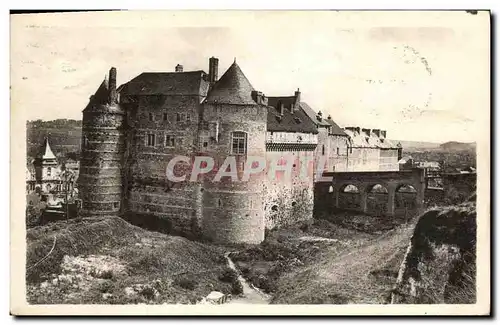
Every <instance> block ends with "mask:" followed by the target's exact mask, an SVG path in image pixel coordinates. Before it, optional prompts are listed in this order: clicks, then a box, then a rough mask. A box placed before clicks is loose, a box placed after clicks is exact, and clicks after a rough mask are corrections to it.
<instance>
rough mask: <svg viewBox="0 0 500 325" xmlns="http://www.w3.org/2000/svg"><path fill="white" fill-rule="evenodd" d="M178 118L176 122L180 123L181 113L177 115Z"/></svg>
mask: <svg viewBox="0 0 500 325" xmlns="http://www.w3.org/2000/svg"><path fill="white" fill-rule="evenodd" d="M176 117H177V118H176V121H177V122H180V121H181V113H177V115H176Z"/></svg>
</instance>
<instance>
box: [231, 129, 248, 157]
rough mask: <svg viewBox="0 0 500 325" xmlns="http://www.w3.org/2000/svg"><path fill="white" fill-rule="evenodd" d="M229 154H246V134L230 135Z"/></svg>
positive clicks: (238, 132) (236, 133)
mask: <svg viewBox="0 0 500 325" xmlns="http://www.w3.org/2000/svg"><path fill="white" fill-rule="evenodd" d="M231 143H232V147H231V153H232V154H233V155H244V154H246V153H247V134H246V133H245V132H240V131H237V132H233V133H232V134H231Z"/></svg>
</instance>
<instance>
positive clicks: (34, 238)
mask: <svg viewBox="0 0 500 325" xmlns="http://www.w3.org/2000/svg"><path fill="white" fill-rule="evenodd" d="M54 236H56V237H57V239H56V245H55V246H54V250H53V251H52V253H51V254H50V255H49V257H48V258H46V259H45V260H43V261H42V262H41V263H39V264H37V265H36V266H34V267H33V265H35V263H37V262H38V261H40V260H42V259H43V258H44V257H45V256H46V255H47V254H48V253H49V252H50V250H51V248H52V246H53V243H54V239H53V238H54ZM27 241H28V250H27V268H28V272H27V284H28V300H29V301H30V303H118V304H123V303H141V302H142V303H194V302H196V301H198V300H199V299H200V298H202V297H205V296H206V295H208V294H209V293H210V292H211V291H213V290H215V291H221V292H224V293H230V292H231V291H232V289H233V287H232V284H231V283H226V282H223V281H221V280H219V278H221V277H222V275H223V274H225V273H227V272H228V269H227V266H226V261H225V259H224V257H223V252H222V250H221V249H219V248H217V247H213V246H209V245H205V244H202V243H197V242H192V241H189V240H187V239H185V238H182V237H175V236H168V235H164V234H160V233H155V232H150V231H146V230H143V229H141V228H138V227H135V226H132V225H130V224H128V223H127V222H125V221H124V220H122V219H120V218H102V219H84V220H82V221H80V222H78V221H76V220H71V221H70V222H68V223H66V222H58V223H55V224H51V225H47V226H42V227H35V228H33V229H30V230H28V233H27ZM90 254H92V255H93V256H94V257H97V258H98V259H100V260H103V259H104V260H106V259H107V260H110V259H111V261H115V262H113V263H115V264H119V266H122V267H123V268H124V269H125V271H124V272H118V271H116V270H113V268H112V267H111V271H109V272H108V271H107V273H105V274H104V275H102V274H101V275H93V274H92V273H90V275H89V274H88V273H89V272H87V274H84V273H85V272H83V271H81V270H80V271H78V270H74V269H73V270H70V271H68V270H62V269H61V262H63V260H64V257H65V256H82V257H83V258H89V255H90ZM66 258H67V257H66ZM90 258H93V257H92V256H90ZM100 263H101V264H102V263H104V264H106V262H100ZM108 264H109V265H112V263H111V262H108ZM109 265H104V266H105V267H108V266H109ZM77 266H78V265H77ZM73 267H74V266H73ZM61 272H62V273H64V275H63V277H66V278H70V280H71V281H69V282H71V283H66V282H64V283H63V282H61V281H62V280H61V281H59V282H57V280H54V279H56V278H59V279H61ZM82 276H83V277H84V280H81V277H82ZM78 279H80V280H78ZM63 280H64V279H63ZM56 282H57V285H55V284H54V283H56ZM75 282H76V283H75ZM134 285H142V286H149V287H151V286H154V287H155V288H156V289H155V290H156V291H157V295H156V296H155V297H152V296H151V295H148V294H145V295H141V294H138V295H135V294H134V295H127V294H125V288H127V287H131V286H134ZM146 291H147V290H146ZM105 294H106V295H108V297H105Z"/></svg>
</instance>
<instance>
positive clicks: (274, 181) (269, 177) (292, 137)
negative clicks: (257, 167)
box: [263, 132, 319, 229]
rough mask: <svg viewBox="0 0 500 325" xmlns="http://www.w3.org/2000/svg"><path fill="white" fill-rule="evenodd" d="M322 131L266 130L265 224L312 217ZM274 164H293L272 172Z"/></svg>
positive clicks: (296, 220)
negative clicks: (317, 148) (318, 145)
mask: <svg viewBox="0 0 500 325" xmlns="http://www.w3.org/2000/svg"><path fill="white" fill-rule="evenodd" d="M318 138H319V135H317V134H310V133H300V132H267V140H266V150H267V153H266V159H267V170H266V179H265V183H263V186H264V193H265V200H266V202H265V221H266V228H267V229H273V228H279V227H283V226H286V225H290V224H293V223H296V222H299V221H303V220H308V219H311V218H312V213H313V196H314V192H313V182H314V178H313V177H314V170H313V166H314V159H315V156H314V150H315V148H316V146H317V143H318ZM271 164H275V165H276V164H279V165H280V166H286V165H287V164H289V165H291V173H290V177H286V173H285V172H284V171H278V172H275V173H274V175H273V173H272V167H271Z"/></svg>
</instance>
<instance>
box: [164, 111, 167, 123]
mask: <svg viewBox="0 0 500 325" xmlns="http://www.w3.org/2000/svg"><path fill="white" fill-rule="evenodd" d="M163 121H167V122H168V113H166V112H165V113H163Z"/></svg>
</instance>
